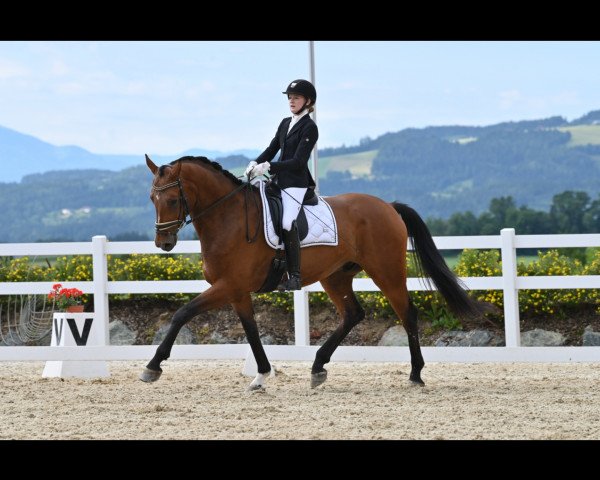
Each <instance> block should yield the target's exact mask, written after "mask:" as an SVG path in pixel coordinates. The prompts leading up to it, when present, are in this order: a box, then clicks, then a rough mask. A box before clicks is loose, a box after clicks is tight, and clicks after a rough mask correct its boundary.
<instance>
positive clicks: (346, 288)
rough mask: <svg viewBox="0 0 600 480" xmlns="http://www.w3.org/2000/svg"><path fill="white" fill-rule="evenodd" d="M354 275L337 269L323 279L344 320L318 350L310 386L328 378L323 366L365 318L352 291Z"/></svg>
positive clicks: (314, 385) (322, 283) (322, 282)
mask: <svg viewBox="0 0 600 480" xmlns="http://www.w3.org/2000/svg"><path fill="white" fill-rule="evenodd" d="M353 277H354V274H353V273H352V272H344V271H337V272H335V273H333V274H332V275H330V276H329V277H327V278H326V279H324V280H321V285H323V288H324V289H325V292H327V294H328V295H329V297H330V298H331V301H332V302H333V303H334V304H335V307H336V309H337V311H338V313H339V314H340V316H341V317H342V322H341V323H340V325H339V326H338V328H336V330H335V331H334V332H333V333H332V334H331V336H330V337H329V338H328V339H327V340H326V342H325V343H324V344H323V346H322V347H321V348H319V350H317V355H316V357H315V361H314V363H313V366H312V370H311V379H310V386H311V387H312V388H315V387H318V386H319V385H321V384H322V383H323V382H324V381H325V380H327V370H325V369H324V368H323V365H325V364H326V363H329V361H330V360H331V355H333V352H334V351H335V349H336V348H337V347H338V346H339V344H340V343H342V341H343V340H344V338H346V335H348V333H349V332H350V330H352V328H353V327H354V326H355V325H356V324H358V323H359V322H360V321H361V320H362V319H363V318H365V311H364V310H363V308H362V307H361V306H360V303H358V300H357V298H356V295H354V292H353V291H352V279H353Z"/></svg>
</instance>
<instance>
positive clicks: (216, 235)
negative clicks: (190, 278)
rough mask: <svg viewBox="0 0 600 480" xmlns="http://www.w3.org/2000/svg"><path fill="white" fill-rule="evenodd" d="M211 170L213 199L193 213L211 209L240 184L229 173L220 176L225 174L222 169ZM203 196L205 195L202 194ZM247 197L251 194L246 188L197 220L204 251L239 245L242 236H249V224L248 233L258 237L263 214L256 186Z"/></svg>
mask: <svg viewBox="0 0 600 480" xmlns="http://www.w3.org/2000/svg"><path fill="white" fill-rule="evenodd" d="M211 173H212V175H211V179H210V180H208V182H210V190H211V195H210V200H208V201H207V202H203V203H202V204H201V207H198V209H197V211H195V212H194V213H193V214H192V215H193V216H194V215H198V214H200V213H201V212H202V211H203V210H205V209H207V208H210V206H211V205H212V204H214V203H215V202H218V201H219V200H220V199H221V198H223V197H224V196H226V195H227V194H229V193H230V192H232V191H233V190H234V189H235V188H237V185H234V184H233V182H231V181H229V180H228V179H227V178H226V177H225V176H222V177H223V178H222V179H221V178H218V176H219V175H221V174H220V173H219V172H211ZM207 177H208V175H207ZM215 177H216V178H215ZM197 188H198V187H197ZM203 190H204V188H198V191H199V192H202V191H203ZM200 195H202V194H201V193H200ZM246 196H247V193H246V192H245V191H244V190H243V189H242V190H240V191H239V192H237V193H235V194H234V195H232V196H231V197H229V198H227V199H226V200H224V201H223V202H222V203H221V204H219V205H217V206H215V207H214V209H212V210H211V211H210V212H207V214H206V216H204V215H200V216H199V217H198V221H195V222H194V227H195V229H196V232H197V233H198V238H199V239H200V242H201V244H202V250H203V251H207V252H215V251H219V252H226V251H228V250H229V249H231V248H235V246H236V245H238V244H239V242H240V239H245V238H246V225H248V234H249V235H250V236H251V237H253V236H254V234H255V231H256V229H257V228H258V227H257V225H258V224H259V221H258V220H259V219H258V218H257V215H258V216H260V215H262V210H261V208H260V205H261V203H260V194H259V192H258V191H257V190H255V189H253V191H252V192H251V193H250V195H248V196H247V198H246ZM246 200H247V202H246ZM257 207H258V208H257ZM260 226H262V224H260Z"/></svg>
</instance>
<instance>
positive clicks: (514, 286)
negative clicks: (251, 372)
mask: <svg viewBox="0 0 600 480" xmlns="http://www.w3.org/2000/svg"><path fill="white" fill-rule="evenodd" d="M434 240H435V243H436V246H437V247H438V248H439V249H440V250H454V249H459V250H460V249H464V248H472V249H489V248H497V249H500V250H501V255H502V276H500V277H463V278H462V280H463V282H464V283H465V284H466V285H467V287H469V288H470V289H472V290H502V291H503V292H504V317H505V338H506V346H505V347H423V349H422V350H423V356H424V357H425V360H426V361H445V362H481V361H491V362H527V361H529V362H540V361H548V362H568V361H586V362H587V361H599V360H600V347H521V346H520V325H519V303H518V295H517V292H518V290H521V289H576V288H583V289H587V288H600V276H599V275H593V276H546V277H541V276H540V277H518V276H517V268H516V267H517V262H516V249H520V248H559V247H595V246H600V234H578V235H515V231H514V229H512V228H506V229H503V230H502V231H501V233H500V235H488V236H461V237H435V238H434ZM198 252H199V242H197V241H180V242H178V244H177V246H176V247H175V248H174V249H173V250H172V251H171V252H169V253H198ZM132 253H139V254H160V253H165V252H163V251H162V250H160V249H158V248H156V247H155V246H154V243H153V242H109V241H107V239H106V237H104V236H95V237H93V239H92V242H73V243H18V244H0V256H22V255H27V256H40V255H92V257H93V281H91V282H71V281H69V286H70V287H76V288H79V289H80V290H82V291H83V292H84V293H90V294H93V295H94V310H95V313H96V318H97V319H98V320H101V321H103V328H104V338H105V346H96V347H92V346H90V347H85V348H81V347H60V348H56V347H2V348H0V360H10V361H21V360H146V359H150V358H151V357H152V356H153V355H154V352H155V350H156V346H151V345H143V346H110V345H109V343H110V342H109V335H108V318H109V310H108V309H109V305H108V296H109V295H111V294H122V293H198V292H202V291H204V290H206V289H207V288H208V286H209V285H208V283H207V282H206V281H204V280H174V281H166V280H165V281H111V282H109V281H108V267H107V255H119V254H132ZM59 280H60V279H57V281H59ZM53 283H55V282H20V283H18V282H10V283H0V295H18V294H34V293H35V294H46V293H48V292H49V291H50V289H51V287H52V285H53ZM353 286H354V290H355V291H378V290H379V289H378V288H377V286H376V285H375V284H374V283H373V281H372V280H371V279H364V278H359V279H355V280H354V284H353ZM408 288H409V290H425V289H426V288H425V287H424V285H423V282H422V281H421V280H420V279H417V278H409V279H408ZM321 291H323V287H322V286H321V285H320V284H313V285H310V286H308V287H305V288H303V289H302V290H300V291H296V292H294V329H295V345H267V346H265V350H266V352H267V355H268V356H269V358H270V359H272V360H312V359H313V358H314V354H315V352H316V350H317V348H318V347H316V346H310V345H309V324H310V317H309V306H308V294H309V292H321ZM248 351H249V347H248V345H247V344H230V345H175V346H174V347H173V350H172V353H171V358H173V359H243V358H245V357H246V355H247V353H248ZM409 359H410V354H409V352H408V347H367V346H363V347H340V348H338V349H337V350H336V352H335V354H334V356H333V358H332V360H338V361H339V360H347V361H408V360H409Z"/></svg>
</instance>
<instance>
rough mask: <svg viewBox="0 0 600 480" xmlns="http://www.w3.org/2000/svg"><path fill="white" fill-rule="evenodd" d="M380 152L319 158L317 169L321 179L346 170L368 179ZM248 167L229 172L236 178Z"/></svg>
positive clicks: (371, 151)
mask: <svg viewBox="0 0 600 480" xmlns="http://www.w3.org/2000/svg"><path fill="white" fill-rule="evenodd" d="M377 152H378V150H369V151H367V152H359V153H349V154H347V155H334V156H331V157H319V160H318V163H317V169H318V172H319V178H325V177H326V176H327V172H329V171H337V172H343V171H344V170H348V171H350V173H351V174H352V176H354V177H366V176H369V175H371V165H372V164H373V159H374V158H375V157H376V156H377ZM309 167H311V171H312V159H311V160H310V161H309ZM244 170H246V167H239V168H232V169H231V170H229V171H230V172H231V173H233V174H234V175H235V176H240V175H242V174H243V173H244Z"/></svg>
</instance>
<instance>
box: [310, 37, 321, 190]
mask: <svg viewBox="0 0 600 480" xmlns="http://www.w3.org/2000/svg"><path fill="white" fill-rule="evenodd" d="M308 54H309V55H308V56H309V63H310V81H311V83H312V84H313V85H315V88H316V84H315V42H313V41H312V40H311V41H309V42H308ZM312 119H313V121H314V122H315V123H317V111H316V110H315V111H314V112H313V113H312ZM312 155H313V174H314V177H315V183H316V184H317V186H316V187H315V192H316V193H317V194H318V193H319V172H318V171H317V160H318V158H319V154H318V152H317V144H316V143H315V147H314V148H313V154H312Z"/></svg>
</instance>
